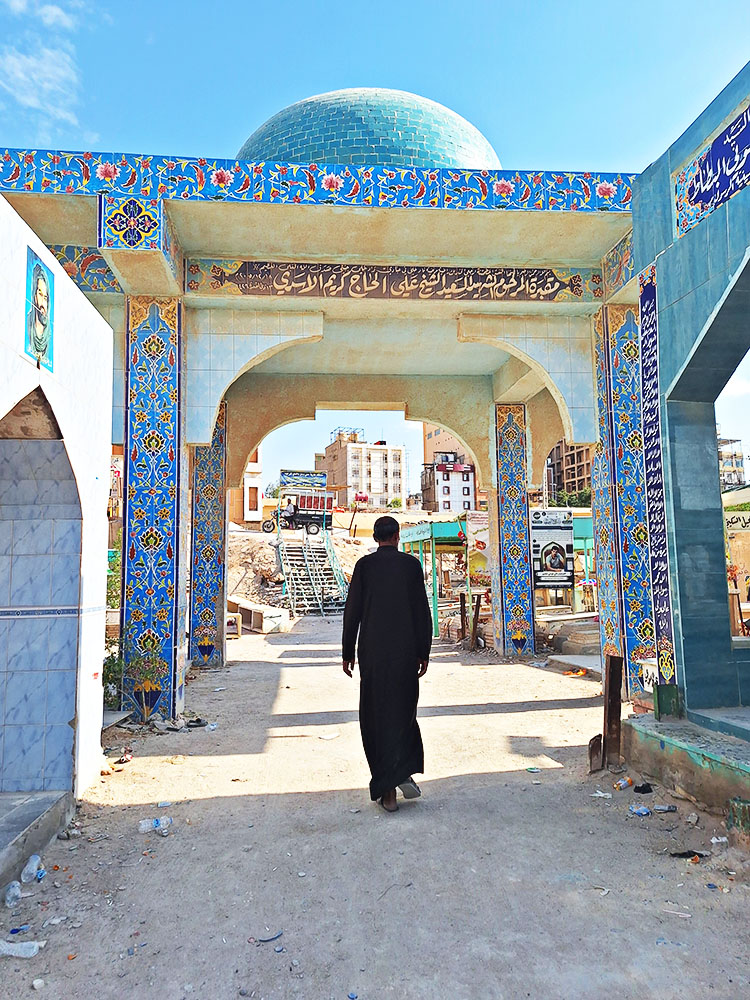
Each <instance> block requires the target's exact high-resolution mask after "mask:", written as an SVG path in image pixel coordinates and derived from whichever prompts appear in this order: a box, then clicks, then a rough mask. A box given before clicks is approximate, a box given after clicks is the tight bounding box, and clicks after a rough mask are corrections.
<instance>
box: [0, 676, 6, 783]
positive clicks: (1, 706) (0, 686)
mask: <svg viewBox="0 0 750 1000" xmlns="http://www.w3.org/2000/svg"><path fill="white" fill-rule="evenodd" d="M5 678H6V675H5V671H4V670H0V737H1V736H2V731H3V726H4V724H5ZM1 752H2V743H1V742H0V754H1ZM2 771H3V765H2V760H0V774H2Z"/></svg>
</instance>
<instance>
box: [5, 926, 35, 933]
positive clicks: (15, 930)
mask: <svg viewBox="0 0 750 1000" xmlns="http://www.w3.org/2000/svg"><path fill="white" fill-rule="evenodd" d="M29 927H31V924H21V926H20V927H11V929H10V933H11V934H24V933H25V932H26V931H27V930H28V929H29Z"/></svg>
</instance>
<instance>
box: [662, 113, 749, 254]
mask: <svg viewBox="0 0 750 1000" xmlns="http://www.w3.org/2000/svg"><path fill="white" fill-rule="evenodd" d="M747 184H750V108H745V110H744V111H743V112H742V113H741V114H739V115H738V116H737V117H736V118H735V119H734V121H733V122H731V123H730V124H729V125H727V127H726V128H725V129H724V131H723V132H721V133H720V134H719V135H717V136H716V138H715V139H714V141H713V142H712V143H711V145H710V146H708V148H706V149H704V150H703V152H702V153H700V154H699V155H698V156H696V157H695V159H694V160H693V161H692V162H691V163H689V164H688V165H687V166H686V167H685V168H684V169H683V170H681V171H680V172H679V174H678V175H677V181H676V185H675V197H676V202H677V233H678V235H680V236H682V235H683V234H684V233H686V232H687V231H688V230H689V229H692V228H693V226H695V225H697V224H698V223H699V222H700V221H701V219H703V218H705V216H707V215H708V214H709V213H710V212H713V210H714V209H715V208H718V207H719V205H723V204H724V202H726V201H729V199H730V198H731V197H732V196H733V195H735V194H737V192H738V191H741V190H742V188H744V187H745V186H746V185H747Z"/></svg>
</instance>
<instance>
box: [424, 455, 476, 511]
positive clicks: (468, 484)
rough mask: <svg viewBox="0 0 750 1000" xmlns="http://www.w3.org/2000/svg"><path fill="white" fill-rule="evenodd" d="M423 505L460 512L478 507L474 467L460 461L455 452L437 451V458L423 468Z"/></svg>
mask: <svg viewBox="0 0 750 1000" xmlns="http://www.w3.org/2000/svg"><path fill="white" fill-rule="evenodd" d="M422 508H423V510H431V511H441V512H442V511H448V510H450V511H455V512H456V513H457V514H461V513H463V512H464V511H467V510H475V509H476V497H475V493H474V466H473V465H468V464H466V463H465V462H459V460H458V455H457V454H456V452H455V451H447V452H440V451H436V452H435V453H434V461H433V462H431V463H430V464H428V465H424V466H423V467H422Z"/></svg>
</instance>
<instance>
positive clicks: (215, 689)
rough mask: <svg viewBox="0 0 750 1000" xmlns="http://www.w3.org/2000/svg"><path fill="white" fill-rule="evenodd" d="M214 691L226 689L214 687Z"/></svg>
mask: <svg viewBox="0 0 750 1000" xmlns="http://www.w3.org/2000/svg"><path fill="white" fill-rule="evenodd" d="M214 691H226V688H214Z"/></svg>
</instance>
